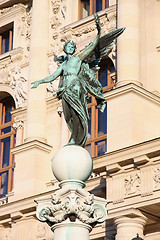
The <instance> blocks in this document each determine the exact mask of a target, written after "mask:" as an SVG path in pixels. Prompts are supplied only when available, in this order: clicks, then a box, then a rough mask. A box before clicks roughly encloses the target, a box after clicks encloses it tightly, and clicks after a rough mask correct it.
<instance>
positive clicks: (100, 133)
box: [85, 57, 115, 157]
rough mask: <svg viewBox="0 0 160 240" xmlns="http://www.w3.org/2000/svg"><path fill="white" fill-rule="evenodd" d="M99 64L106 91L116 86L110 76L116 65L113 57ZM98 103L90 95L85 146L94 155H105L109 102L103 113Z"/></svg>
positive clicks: (100, 76) (104, 90) (100, 75)
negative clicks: (98, 107)
mask: <svg viewBox="0 0 160 240" xmlns="http://www.w3.org/2000/svg"><path fill="white" fill-rule="evenodd" d="M99 66H100V71H99V74H98V80H99V81H100V82H101V84H102V86H103V92H106V91H109V90H111V89H112V88H113V86H114V82H113V80H112V79H111V77H110V74H111V73H112V72H115V69H114V65H113V63H112V61H111V59H110V58H108V57H106V58H104V59H103V60H102V61H101V63H100V64H99ZM96 105H97V103H96V100H95V98H94V97H93V96H90V97H89V103H88V110H89V115H90V121H89V123H88V141H87V143H86V147H85V148H86V149H87V150H88V151H89V153H90V154H91V156H92V157H96V156H100V155H103V154H104V153H105V152H106V151H107V103H106V108H105V110H104V112H103V113H101V112H100V111H99V110H98V109H97V108H96Z"/></svg>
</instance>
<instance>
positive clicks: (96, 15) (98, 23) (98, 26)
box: [94, 13, 101, 33]
mask: <svg viewBox="0 0 160 240" xmlns="http://www.w3.org/2000/svg"><path fill="white" fill-rule="evenodd" d="M94 20H95V23H96V27H97V31H98V33H100V32H101V24H100V21H99V17H98V14H97V13H94Z"/></svg>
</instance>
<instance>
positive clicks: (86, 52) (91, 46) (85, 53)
mask: <svg viewBox="0 0 160 240" xmlns="http://www.w3.org/2000/svg"><path fill="white" fill-rule="evenodd" d="M94 20H95V23H96V27H97V31H98V33H97V36H96V38H95V40H94V41H93V42H91V43H90V44H89V45H88V47H86V48H85V49H84V51H83V52H82V53H81V54H80V55H79V58H80V59H81V60H82V61H83V60H84V59H85V58H86V57H87V56H88V55H89V54H90V53H91V52H92V51H93V50H94V49H95V47H96V46H97V44H98V42H99V39H100V36H101V25H100V21H99V17H98V15H97V13H95V14H94Z"/></svg>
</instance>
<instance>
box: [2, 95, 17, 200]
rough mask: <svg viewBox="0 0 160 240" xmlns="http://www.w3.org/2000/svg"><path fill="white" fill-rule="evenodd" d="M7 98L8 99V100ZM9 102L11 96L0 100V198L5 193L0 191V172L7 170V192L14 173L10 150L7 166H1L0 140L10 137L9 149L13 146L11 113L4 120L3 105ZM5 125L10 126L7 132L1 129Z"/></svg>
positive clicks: (13, 132) (13, 134)
mask: <svg viewBox="0 0 160 240" xmlns="http://www.w3.org/2000/svg"><path fill="white" fill-rule="evenodd" d="M8 99H9V100H8ZM5 101H6V102H9V101H11V97H9V98H8V97H7V98H5V99H2V100H1V102H0V149H1V151H0V198H3V197H5V195H6V194H3V193H1V189H2V188H1V184H2V174H3V173H5V172H8V180H7V182H8V183H7V193H9V192H11V191H12V189H13V175H14V174H13V173H14V167H15V164H14V155H13V154H12V153H11V151H10V152H9V164H8V166H5V167H4V166H3V151H4V149H3V147H4V143H3V142H1V140H4V139H6V138H8V137H10V149H11V148H13V147H14V146H15V133H16V131H15V130H14V129H13V127H12V125H13V122H14V120H13V116H12V115H11V121H8V122H5V105H4V102H5ZM11 103H12V110H13V109H14V108H13V101H12V102H11ZM7 127H11V131H9V132H7V133H5V134H4V133H3V129H5V128H7Z"/></svg>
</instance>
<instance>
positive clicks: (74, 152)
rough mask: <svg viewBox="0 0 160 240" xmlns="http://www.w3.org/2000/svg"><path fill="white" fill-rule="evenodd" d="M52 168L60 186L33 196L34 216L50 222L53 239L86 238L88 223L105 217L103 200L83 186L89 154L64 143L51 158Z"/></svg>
mask: <svg viewBox="0 0 160 240" xmlns="http://www.w3.org/2000/svg"><path fill="white" fill-rule="evenodd" d="M73 166H74V168H73ZM87 166H88V167H87ZM58 169H59V172H58ZM52 170H53V172H54V174H55V176H56V178H57V179H58V180H59V181H61V182H60V184H59V186H60V189H59V190H57V191H56V192H54V193H53V194H52V195H51V196H45V197H41V198H38V199H36V200H35V201H36V202H37V204H38V205H37V218H38V219H39V220H40V221H42V222H47V223H48V224H49V225H50V226H51V230H52V231H53V232H54V239H55V240H59V239H62V240H63V239H71V240H72V238H74V239H75V238H76V239H80V238H81V239H84V240H89V232H90V231H91V230H92V227H93V226H95V225H96V224H97V223H102V222H103V221H105V220H106V217H107V211H106V205H107V201H106V200H105V199H102V198H99V197H96V196H94V195H93V194H90V193H89V192H87V191H86V190H84V189H83V188H84V187H85V183H84V181H85V180H87V178H88V177H89V176H90V174H91V170H92V159H91V157H90V155H89V154H88V152H87V151H86V150H85V149H84V148H82V147H79V146H73V145H71V146H65V147H63V149H60V151H59V152H58V153H57V154H56V155H55V157H54V158H53V160H52ZM61 170H62V171H61ZM81 171H82V172H81ZM68 176H69V177H68ZM73 177H74V178H75V179H73Z"/></svg>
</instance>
